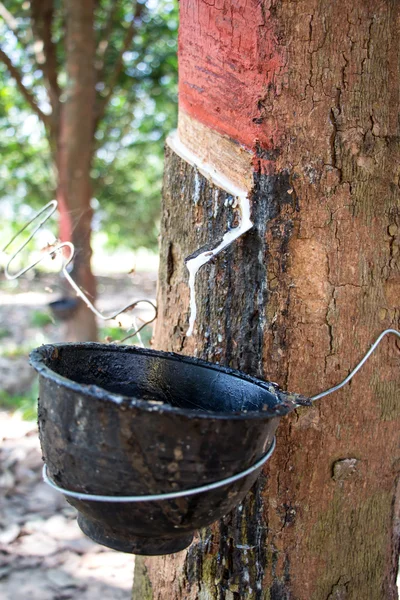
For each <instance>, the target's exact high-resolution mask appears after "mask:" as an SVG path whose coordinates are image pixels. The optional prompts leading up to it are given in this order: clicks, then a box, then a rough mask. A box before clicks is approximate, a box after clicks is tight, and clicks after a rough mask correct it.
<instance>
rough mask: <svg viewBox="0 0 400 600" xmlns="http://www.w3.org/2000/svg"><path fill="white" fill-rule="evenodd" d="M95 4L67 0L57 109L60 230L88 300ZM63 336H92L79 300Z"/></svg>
mask: <svg viewBox="0 0 400 600" xmlns="http://www.w3.org/2000/svg"><path fill="white" fill-rule="evenodd" d="M94 6H95V3H94V0H88V1H86V0H85V2H81V1H80V0H66V19H67V20H66V56H67V65H66V66H67V76H68V87H67V89H66V98H65V102H64V103H63V104H62V108H61V116H60V122H59V127H58V147H57V161H56V164H57V169H58V190H57V199H58V200H59V206H60V216H61V218H60V234H61V236H62V239H63V241H64V240H70V241H72V243H73V244H74V246H75V258H74V263H73V272H72V276H73V278H74V279H75V280H76V282H77V283H78V285H79V286H80V287H81V288H82V289H83V290H84V291H85V293H86V294H87V295H88V297H89V298H90V299H91V301H94V300H95V297H96V283H95V279H94V276H93V274H92V271H91V266H90V260H91V256H92V251H91V246H90V236H91V220H92V208H91V206H90V201H91V197H92V196H91V193H92V188H91V179H90V168H91V161H92V155H93V134H94V127H95V118H96V116H95V100H96V90H95V83H96V80H95V77H96V72H95V68H94V60H95V32H94ZM74 295H75V294H74ZM67 339H68V340H70V341H86V340H96V339H97V329H96V320H95V316H94V314H93V313H92V312H91V311H90V310H89V309H88V308H87V307H86V305H85V304H84V303H83V302H81V301H80V304H79V308H78V310H77V312H76V313H74V315H73V317H72V318H71V319H70V320H69V321H68V324H67Z"/></svg>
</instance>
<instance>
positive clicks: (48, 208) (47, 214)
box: [2, 200, 157, 343]
mask: <svg viewBox="0 0 400 600" xmlns="http://www.w3.org/2000/svg"><path fill="white" fill-rule="evenodd" d="M57 205H58V203H57V200H52V201H51V202H49V203H48V204H46V205H45V206H44V207H43V208H41V209H40V210H39V211H38V212H37V213H36V214H35V215H34V216H33V217H32V219H30V221H28V222H27V223H25V225H24V226H23V227H22V228H21V229H20V230H19V231H18V232H17V233H16V234H15V235H14V236H13V237H12V238H11V239H10V240H9V241H8V242H7V244H6V245H5V246H4V247H3V248H2V251H3V252H5V251H6V250H7V248H9V246H11V244H12V243H13V242H14V241H15V240H16V239H17V238H18V237H19V236H20V235H21V234H22V233H23V232H24V231H25V230H26V229H27V228H28V227H29V225H31V224H32V223H34V222H35V221H37V220H38V219H39V218H40V217H41V216H42V215H44V216H43V217H42V218H41V219H40V220H39V222H38V223H37V225H36V226H35V227H34V229H33V231H32V233H30V234H29V236H28V238H27V239H26V240H25V241H23V242H21V244H20V245H19V246H18V248H17V249H16V250H15V252H14V253H13V254H12V255H11V256H10V258H9V259H8V261H7V264H6V266H5V268H4V274H5V277H6V279H8V280H14V279H18V278H19V277H21V276H22V275H24V274H25V273H27V272H28V271H29V270H30V269H33V268H34V267H36V266H37V265H38V264H39V263H40V262H42V261H43V260H44V259H45V258H47V257H48V256H50V257H52V258H54V256H55V254H56V253H59V252H60V251H61V250H63V249H64V248H67V249H68V250H69V256H68V257H67V258H65V261H64V264H63V266H62V268H61V272H62V274H63V275H64V277H65V279H66V280H67V281H68V283H69V284H70V286H71V287H72V288H73V290H74V291H75V293H76V295H77V296H78V297H79V298H80V299H81V300H82V301H83V302H84V303H85V304H86V306H87V307H88V308H89V309H90V310H91V311H92V312H93V313H94V314H95V315H96V317H98V318H99V319H101V320H103V321H110V320H112V319H116V318H117V317H118V316H119V315H121V314H122V313H124V312H126V311H127V310H131V309H133V308H135V307H137V306H138V305H139V304H148V305H150V306H151V308H152V309H153V310H154V315H153V317H152V318H151V319H148V320H147V321H144V322H143V324H142V325H141V326H140V327H137V326H136V319H135V317H133V319H132V320H133V324H134V327H135V331H134V333H131V334H129V335H128V336H126V337H124V338H123V339H122V340H117V341H118V342H119V343H121V342H124V341H125V340H127V339H128V338H131V337H134V336H136V335H138V337H139V341H140V342H141V339H140V335H139V332H140V331H141V330H142V329H143V328H144V327H146V325H149V324H150V323H153V321H154V320H155V319H156V317H157V308H156V306H155V305H154V303H153V302H152V301H151V300H148V299H143V300H135V301H134V302H130V303H129V304H127V305H126V306H124V307H123V308H121V309H120V310H117V311H115V312H113V313H111V314H108V315H105V314H103V313H101V312H100V311H99V310H97V308H96V307H95V306H94V304H93V303H92V302H91V301H90V300H89V298H88V297H87V295H86V294H85V293H84V292H83V290H82V289H81V288H80V287H79V286H78V284H77V283H76V281H75V280H74V279H73V278H72V277H71V275H70V273H69V270H68V268H69V267H70V265H71V264H72V262H73V259H74V254H75V247H74V245H73V244H72V243H71V242H59V243H57V244H55V245H52V246H51V247H50V248H49V250H48V251H47V252H45V253H44V254H43V255H42V256H41V257H40V258H39V259H38V260H35V261H33V262H31V263H30V264H29V265H28V266H25V267H23V268H22V269H20V270H19V271H17V273H11V272H10V265H11V263H12V262H13V260H14V259H15V258H16V257H17V256H18V255H19V254H20V252H22V250H23V249H24V248H25V247H26V246H27V245H28V244H29V242H30V241H31V240H32V238H33V237H34V236H35V235H36V233H37V232H38V231H39V229H40V228H41V227H43V225H44V224H45V223H47V221H48V220H49V219H50V218H51V217H52V215H53V214H54V212H55V211H56V210H57Z"/></svg>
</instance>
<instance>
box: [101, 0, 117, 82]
mask: <svg viewBox="0 0 400 600" xmlns="http://www.w3.org/2000/svg"><path fill="white" fill-rule="evenodd" d="M118 8H119V2H118V0H114V2H112V3H111V8H110V11H109V13H108V19H107V23H106V25H105V27H104V28H103V30H102V31H101V34H100V41H99V43H98V46H97V57H98V60H97V64H96V69H97V70H98V72H99V77H101V75H102V69H103V68H104V55H105V53H106V51H107V48H108V46H109V44H110V36H111V33H112V30H113V26H114V19H115V15H116V13H117V11H118ZM99 81H100V79H99Z"/></svg>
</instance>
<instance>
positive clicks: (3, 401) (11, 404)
mask: <svg viewBox="0 0 400 600" xmlns="http://www.w3.org/2000/svg"><path fill="white" fill-rule="evenodd" d="M38 396H39V386H38V382H37V381H35V383H34V384H33V385H32V387H31V388H30V389H29V390H28V391H27V392H26V393H25V394H16V395H12V394H9V393H8V392H5V391H4V390H0V408H5V409H7V410H12V411H13V412H14V411H15V412H18V413H19V414H20V415H21V417H22V418H23V419H25V420H26V421H36V418H37V399H38Z"/></svg>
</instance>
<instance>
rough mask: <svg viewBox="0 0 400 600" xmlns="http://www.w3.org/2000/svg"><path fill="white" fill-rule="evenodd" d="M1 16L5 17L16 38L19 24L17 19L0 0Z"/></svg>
mask: <svg viewBox="0 0 400 600" xmlns="http://www.w3.org/2000/svg"><path fill="white" fill-rule="evenodd" d="M0 17H3V19H4V22H5V24H6V25H7V27H8V28H9V29H10V30H11V31H12V32H13V34H14V35H15V37H16V38H18V26H17V21H16V19H14V17H13V16H12V14H11V13H10V12H9V11H8V10H7V8H6V7H5V6H4V4H3V3H2V2H0Z"/></svg>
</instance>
